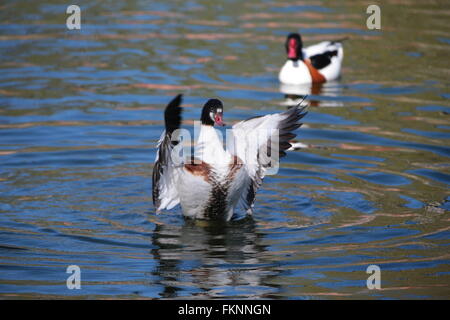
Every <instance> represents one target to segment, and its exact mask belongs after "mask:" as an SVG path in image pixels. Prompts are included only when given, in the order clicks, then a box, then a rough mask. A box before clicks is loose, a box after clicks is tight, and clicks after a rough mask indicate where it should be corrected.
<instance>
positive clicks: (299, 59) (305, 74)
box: [278, 33, 344, 85]
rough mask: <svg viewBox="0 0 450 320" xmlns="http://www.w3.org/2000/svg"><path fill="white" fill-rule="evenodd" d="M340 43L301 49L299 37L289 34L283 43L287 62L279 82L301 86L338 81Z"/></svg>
mask: <svg viewBox="0 0 450 320" xmlns="http://www.w3.org/2000/svg"><path fill="white" fill-rule="evenodd" d="M341 41H342V40H339V41H323V42H320V43H318V44H315V45H312V46H309V47H307V48H303V42H302V38H301V36H300V35H299V34H298V33H291V34H289V35H288V36H287V39H286V43H285V47H286V53H287V58H288V60H287V61H286V63H285V64H284V66H283V67H282V68H281V70H280V73H279V75H278V78H279V80H280V82H282V83H285V84H291V85H301V84H309V83H323V82H327V81H332V80H336V79H338V78H339V76H340V74H341V65H342V60H343V58H344V49H343V47H342V43H341Z"/></svg>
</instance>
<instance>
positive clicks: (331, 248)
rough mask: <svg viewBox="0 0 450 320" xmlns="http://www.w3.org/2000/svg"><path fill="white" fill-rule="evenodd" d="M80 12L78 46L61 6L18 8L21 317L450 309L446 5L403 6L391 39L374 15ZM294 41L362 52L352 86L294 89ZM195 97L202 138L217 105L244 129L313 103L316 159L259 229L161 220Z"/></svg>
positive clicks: (289, 163)
mask: <svg viewBox="0 0 450 320" xmlns="http://www.w3.org/2000/svg"><path fill="white" fill-rule="evenodd" d="M79 5H80V7H81V9H82V29H81V30H79V31H77V30H73V31H69V30H67V29H66V28H65V19H66V17H67V15H66V14H65V10H66V7H65V5H63V4H61V3H60V2H59V1H53V0H47V1H45V2H42V1H39V2H29V1H9V0H7V1H3V2H2V4H1V7H0V15H1V16H2V19H1V23H0V59H1V60H0V296H1V297H2V298H111V297H113V298H234V299H247V298H250V299H253V298H273V299H330V298H346V299H348V298H350V299H354V298H364V299H411V298H412V299H437V298H447V299H448V298H450V290H449V285H450V276H449V272H450V267H449V263H450V254H449V250H448V245H449V238H450V224H449V216H448V213H449V208H450V202H449V200H450V199H449V196H450V193H449V191H448V190H449V189H448V188H449V181H450V171H449V156H450V148H449V138H450V131H449V130H450V124H449V112H450V103H449V98H450V91H449V74H450V72H449V71H450V69H449V67H448V57H449V55H450V36H449V34H450V33H449V31H450V30H449V29H450V25H449V24H448V16H449V7H448V4H447V2H446V1H436V2H433V3H432V4H430V3H426V4H425V3H423V4H421V3H420V2H419V1H412V0H406V1H391V2H390V4H389V5H383V6H382V8H381V10H382V29H381V30H379V31H377V30H367V28H366V18H367V15H366V13H365V12H366V7H367V3H365V2H364V1H339V2H331V1H321V0H319V1H317V0H311V1H282V2H278V1H253V0H250V1H245V2H242V1H231V0H230V1H225V2H221V4H219V3H211V2H210V1H203V0H192V1H170V2H167V1H139V0H135V1H127V2H110V1H102V2H89V3H88V2H86V3H84V2H83V3H80V4H79ZM292 31H300V32H301V33H302V34H303V38H304V42H305V43H306V44H307V45H308V44H312V43H315V42H318V41H322V40H329V39H338V38H342V37H349V40H348V41H347V42H345V61H344V68H343V77H342V79H341V80H340V81H338V82H335V83H330V84H327V85H325V86H323V87H315V88H312V89H310V88H307V89H306V91H307V92H304V89H302V90H300V89H298V90H299V91H296V90H292V88H291V89H289V88H283V87H281V88H280V85H279V83H278V80H277V72H278V70H279V68H280V67H281V65H282V64H283V62H284V57H285V53H284V48H283V43H284V39H285V35H286V34H287V33H289V32H292ZM180 92H181V93H184V94H185V97H186V98H185V113H184V115H185V120H186V121H185V124H186V127H187V128H189V127H190V126H191V125H192V123H193V121H194V120H196V119H197V118H198V117H199V112H200V107H201V105H203V103H204V102H205V101H206V99H207V98H210V97H218V98H220V99H221V100H223V102H224V105H225V120H226V121H228V123H230V124H232V123H234V122H237V121H239V120H242V119H246V118H249V117H253V116H255V115H262V114H266V113H272V112H280V111H283V110H285V109H286V106H288V105H291V104H293V103H295V101H296V99H297V98H298V95H302V94H305V93H309V94H310V95H309V98H308V103H309V104H310V108H309V114H308V116H307V117H306V118H305V125H304V126H303V127H302V129H301V130H299V132H298V137H297V140H296V142H301V143H302V144H303V148H301V149H299V150H296V151H292V152H289V153H288V155H287V157H286V158H284V159H283V162H282V166H281V170H280V171H279V173H278V175H275V176H269V177H267V178H266V179H265V182H264V184H263V188H262V190H261V191H260V192H259V194H258V197H257V201H256V207H255V214H254V216H253V218H247V219H242V220H239V221H234V222H231V223H227V224H224V223H211V222H205V221H199V222H192V221H185V220H184V219H183V218H182V217H181V213H180V209H176V210H173V211H170V212H166V213H164V214H162V215H155V212H154V209H153V206H152V203H151V172H152V164H153V160H154V157H155V148H154V147H155V144H156V142H157V140H158V138H159V135H160V133H161V131H162V130H163V114H162V111H163V108H164V106H165V104H166V103H167V102H168V101H169V100H170V99H171V98H172V97H173V96H174V95H175V94H177V93H180ZM372 264H375V265H378V266H379V267H380V268H381V276H382V280H381V286H382V289H381V290H369V289H368V288H367V287H366V280H367V277H368V276H369V275H368V274H367V273H366V269H367V267H368V266H369V265H372ZM69 265H78V266H79V267H80V268H81V270H82V288H81V290H69V289H67V287H66V279H67V277H68V276H69V275H68V274H67V273H66V268H67V267H68V266H69Z"/></svg>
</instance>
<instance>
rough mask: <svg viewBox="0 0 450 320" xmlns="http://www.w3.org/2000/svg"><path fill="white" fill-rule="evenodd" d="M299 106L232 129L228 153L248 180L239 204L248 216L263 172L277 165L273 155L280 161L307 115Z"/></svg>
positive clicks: (252, 119) (236, 125) (257, 118)
mask: <svg viewBox="0 0 450 320" xmlns="http://www.w3.org/2000/svg"><path fill="white" fill-rule="evenodd" d="M300 104H301V103H300ZM300 104H299V105H297V106H296V107H292V108H290V109H289V110H287V111H286V112H283V113H276V114H271V115H266V116H261V117H255V118H251V119H248V120H245V121H241V122H239V123H237V124H235V125H234V126H233V130H232V132H233V139H232V141H230V142H231V146H230V147H229V151H230V152H231V153H232V154H234V155H235V156H237V157H239V158H240V159H241V161H242V162H243V164H244V166H245V168H246V170H247V173H248V176H249V178H248V179H247V181H246V182H244V183H246V184H247V186H246V187H245V191H244V192H243V194H242V196H241V201H240V202H241V204H242V205H243V207H244V208H245V209H246V210H247V212H249V213H250V212H251V208H252V207H253V203H254V201H255V195H256V192H257V191H258V189H259V187H260V186H261V183H262V179H263V178H264V176H265V174H266V172H267V170H268V169H269V167H275V166H277V165H278V163H274V161H276V160H277V158H276V157H272V155H273V152H279V153H278V155H279V157H280V158H281V157H283V156H285V155H286V153H285V150H287V149H289V148H290V147H291V144H290V143H289V141H290V140H292V139H293V138H294V137H295V136H296V134H294V133H293V131H294V130H296V129H297V128H299V127H300V126H301V125H302V123H299V122H298V121H299V120H300V119H301V118H303V117H304V116H305V115H306V113H307V112H305V108H306V107H301V106H300ZM276 142H278V143H276Z"/></svg>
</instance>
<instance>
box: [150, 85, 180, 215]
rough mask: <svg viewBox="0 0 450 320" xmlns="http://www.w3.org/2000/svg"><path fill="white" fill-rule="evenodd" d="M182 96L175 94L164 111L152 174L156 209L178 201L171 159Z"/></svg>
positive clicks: (175, 171)
mask: <svg viewBox="0 0 450 320" xmlns="http://www.w3.org/2000/svg"><path fill="white" fill-rule="evenodd" d="M182 98H183V96H182V95H181V94H179V95H177V96H176V97H175V98H174V99H173V100H172V101H170V102H169V104H168V105H167V107H166V110H165V111H164V122H165V130H164V131H163V133H162V135H161V138H160V139H159V142H158V147H157V148H158V151H157V153H156V159H155V165H154V167H153V175H152V196H153V205H154V206H155V208H156V211H157V212H159V211H160V210H163V209H171V208H173V207H175V206H176V205H177V204H178V203H180V198H179V195H178V191H177V188H176V184H175V181H176V175H177V170H175V164H174V163H173V161H172V156H171V155H172V150H173V148H174V147H175V146H176V145H177V144H178V142H179V141H178V140H177V139H176V137H175V136H174V137H172V134H173V133H174V131H175V130H177V129H179V128H180V126H181V119H182V118H181V113H182V108H181V106H180V105H181V101H182Z"/></svg>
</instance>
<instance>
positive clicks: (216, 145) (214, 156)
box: [196, 124, 229, 165]
mask: <svg viewBox="0 0 450 320" xmlns="http://www.w3.org/2000/svg"><path fill="white" fill-rule="evenodd" d="M220 137H221V135H220V136H219V134H218V132H217V130H216V129H215V128H214V127H213V126H208V125H203V124H202V125H201V126H200V133H199V136H198V140H197V145H196V157H199V158H200V159H201V160H203V161H204V162H206V163H209V164H211V165H221V164H224V163H228V162H229V159H228V156H227V153H226V152H225V150H224V148H223V139H221V138H220Z"/></svg>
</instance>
